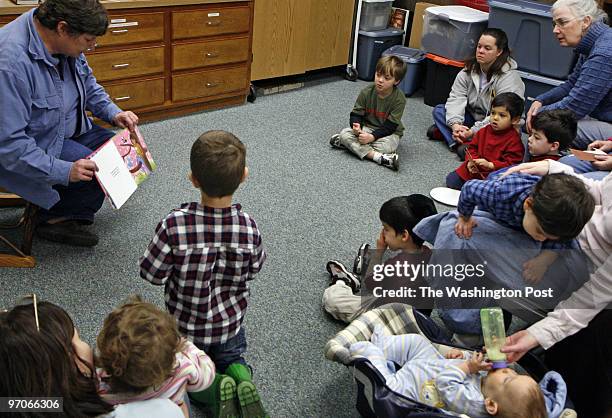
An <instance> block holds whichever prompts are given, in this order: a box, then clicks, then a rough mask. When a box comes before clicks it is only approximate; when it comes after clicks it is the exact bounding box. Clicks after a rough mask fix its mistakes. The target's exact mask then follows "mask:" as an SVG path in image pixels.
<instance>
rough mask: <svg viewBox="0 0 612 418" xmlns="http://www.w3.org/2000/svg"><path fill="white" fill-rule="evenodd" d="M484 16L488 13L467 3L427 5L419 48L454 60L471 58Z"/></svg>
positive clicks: (484, 25)
mask: <svg viewBox="0 0 612 418" xmlns="http://www.w3.org/2000/svg"><path fill="white" fill-rule="evenodd" d="M488 19H489V14H488V13H485V12H481V11H480V10H476V9H472V8H470V7H465V6H439V7H429V8H427V9H425V22H424V24H423V38H422V39H421V48H422V49H424V50H425V51H426V52H428V53H430V54H435V55H439V56H441V57H445V58H448V59H450V60H454V61H464V60H466V59H468V58H471V57H473V56H474V55H475V51H476V45H477V44H478V38H480V34H481V33H482V31H483V30H485V29H486V27H487V21H488Z"/></svg>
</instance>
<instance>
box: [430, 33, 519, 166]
mask: <svg viewBox="0 0 612 418" xmlns="http://www.w3.org/2000/svg"><path fill="white" fill-rule="evenodd" d="M516 68H517V64H516V61H514V60H513V59H512V58H511V56H510V49H509V48H508V37H507V36H506V33H505V32H504V31H503V30H501V29H495V28H488V29H485V31H484V32H483V33H482V35H481V36H480V38H479V40H478V45H477V46H476V50H475V51H474V57H472V58H470V59H469V60H468V61H466V63H465V68H464V69H463V70H461V72H460V73H459V74H457V77H456V78H455V82H454V83H453V87H452V89H451V92H450V95H449V96H448V99H447V100H446V103H445V104H440V105H438V106H436V107H434V109H433V118H434V124H433V125H432V126H431V127H430V128H429V129H428V130H427V137H428V138H430V139H440V140H442V139H443V140H444V141H445V142H446V144H447V145H448V146H449V148H450V149H451V150H452V151H457V148H458V146H459V145H461V144H463V143H464V142H466V141H469V140H471V138H472V137H473V135H474V134H475V133H476V131H478V129H480V128H482V127H483V126H485V125H487V124H488V115H489V110H490V109H491V102H492V101H493V98H494V97H495V96H496V95H497V94H500V93H506V92H512V93H516V94H518V95H519V96H520V97H521V98H523V97H524V96H525V84H523V81H522V80H521V77H520V76H519V74H518V72H517V71H516ZM461 158H462V159H463V155H461Z"/></svg>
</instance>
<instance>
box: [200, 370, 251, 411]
mask: <svg viewBox="0 0 612 418" xmlns="http://www.w3.org/2000/svg"><path fill="white" fill-rule="evenodd" d="M189 398H190V399H191V400H192V401H194V403H195V404H196V405H200V406H202V407H204V408H205V409H206V412H207V414H206V416H207V417H212V418H240V409H239V407H238V402H237V399H236V382H234V379H232V378H231V377H230V376H226V375H223V374H217V375H215V381H214V382H213V384H212V385H210V387H209V388H208V389H206V390H203V391H201V392H189Z"/></svg>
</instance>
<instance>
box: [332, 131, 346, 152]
mask: <svg viewBox="0 0 612 418" xmlns="http://www.w3.org/2000/svg"><path fill="white" fill-rule="evenodd" d="M329 145H331V146H332V147H334V148H340V149H344V145H342V142H340V134H336V135H332V137H331V138H330V139H329Z"/></svg>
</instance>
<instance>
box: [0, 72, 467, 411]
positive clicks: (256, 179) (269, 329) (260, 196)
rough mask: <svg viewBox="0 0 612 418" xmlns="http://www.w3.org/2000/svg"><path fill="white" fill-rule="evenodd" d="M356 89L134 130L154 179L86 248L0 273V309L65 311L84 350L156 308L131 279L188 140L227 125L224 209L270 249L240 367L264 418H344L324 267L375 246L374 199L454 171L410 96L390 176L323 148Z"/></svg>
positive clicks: (183, 182)
mask: <svg viewBox="0 0 612 418" xmlns="http://www.w3.org/2000/svg"><path fill="white" fill-rule="evenodd" d="M366 85H367V83H365V82H362V81H359V82H356V83H353V82H349V81H345V80H342V79H341V78H339V77H331V78H328V79H325V80H319V81H318V82H316V83H311V84H310V85H307V86H306V87H305V88H302V89H299V90H295V91H292V92H287V93H281V94H276V95H272V96H264V97H259V98H257V100H256V102H255V103H253V104H245V105H243V106H238V107H234V108H229V109H223V110H217V111H212V112H207V113H200V114H195V115H192V116H186V117H182V118H176V119H170V120H166V121H161V122H155V123H149V124H144V125H143V126H142V128H141V129H142V132H143V134H144V136H145V138H146V140H147V142H148V144H149V147H150V149H151V151H152V153H153V156H154V158H155V160H156V161H157V163H158V165H159V169H158V171H157V172H155V173H154V175H153V176H152V177H151V178H150V179H149V180H147V181H146V182H145V183H144V184H142V185H141V187H140V188H139V190H138V191H137V192H136V194H135V195H134V196H133V197H132V198H131V199H130V200H129V201H128V202H127V203H126V205H125V206H124V207H122V208H121V209H120V210H118V211H115V210H113V209H111V208H110V205H108V204H105V206H104V207H103V209H102V211H101V212H100V213H99V215H98V216H97V218H96V223H95V230H96V232H98V233H99V235H100V237H101V242H100V244H99V245H98V246H97V247H95V248H92V249H81V248H72V247H66V246H60V245H54V244H50V243H47V242H44V241H41V240H35V243H34V250H33V252H34V254H35V256H36V258H37V261H38V266H37V267H36V268H35V269H32V270H20V269H2V270H0V288H1V289H3V290H2V292H1V294H0V307H7V306H10V305H11V304H12V303H13V301H14V300H15V299H17V298H18V297H19V296H20V295H23V294H25V293H29V292H36V293H37V294H38V295H39V298H41V299H45V300H49V301H52V302H55V303H57V304H60V305H61V306H63V307H64V308H65V309H66V310H67V311H68V312H69V313H70V314H71V315H72V317H73V318H74V320H75V323H76V325H77V327H78V329H79V331H80V333H81V335H82V337H83V338H84V339H85V340H86V341H88V342H90V343H91V344H94V343H95V336H96V332H97V330H99V328H100V327H101V324H102V321H103V319H104V317H105V315H106V314H107V313H108V312H109V311H110V310H111V309H112V308H113V307H114V306H116V305H118V304H119V303H121V302H122V301H123V300H124V299H125V298H126V297H127V296H128V295H130V294H134V293H137V294H140V295H142V296H143V297H145V298H146V299H148V300H150V301H153V302H155V303H157V304H159V305H160V306H163V288H161V287H154V286H152V285H150V284H149V283H147V282H145V281H144V280H142V279H140V278H139V275H138V258H139V257H140V256H141V255H142V253H143V251H144V249H145V247H146V245H147V244H148V242H149V240H150V238H151V237H152V234H153V231H154V228H155V226H156V225H157V222H158V221H159V220H160V219H161V218H162V217H163V216H164V215H166V214H167V213H168V212H169V211H170V210H171V209H172V208H173V207H176V206H178V205H179V204H180V203H182V202H187V201H192V200H198V199H199V193H198V191H197V190H195V189H194V188H193V187H192V185H191V184H190V182H189V181H188V180H187V173H188V171H189V149H190V147H191V144H192V143H193V141H194V140H195V139H196V138H197V137H198V136H199V135H200V134H201V133H202V132H204V131H206V130H209V129H225V130H228V131H231V132H233V133H234V134H236V135H237V136H238V137H239V138H240V139H241V140H242V141H243V142H244V143H245V144H246V147H247V164H248V166H249V169H250V176H249V179H248V181H247V182H246V183H244V184H243V185H242V186H241V187H240V189H239V190H238V192H237V193H236V195H235V201H236V202H239V203H241V204H242V206H243V209H244V210H245V211H246V212H248V213H249V214H250V215H252V216H253V217H254V218H255V219H256V221H257V222H258V225H259V228H260V229H261V231H262V234H263V238H264V244H265V247H266V249H267V252H268V260H267V262H266V264H265V265H264V268H263V269H262V271H261V273H260V274H259V275H258V276H257V278H256V279H255V280H254V281H253V282H252V283H251V289H252V296H251V299H250V304H249V309H248V312H247V315H246V320H245V327H246V332H247V339H248V344H249V349H248V355H247V360H248V361H249V362H250V364H251V365H252V366H253V368H254V370H255V381H256V383H257V386H258V388H259V390H260V392H261V394H262V396H263V399H264V402H265V406H266V407H267V409H268V410H269V413H270V415H271V416H272V417H295V416H299V417H350V416H355V415H356V412H355V409H354V396H355V394H354V388H353V385H352V383H351V376H350V374H349V372H348V370H347V369H346V368H345V367H343V366H340V365H338V364H333V363H331V362H329V361H327V360H325V359H324V356H323V346H324V345H325V342H326V341H327V340H328V339H329V338H330V337H332V336H333V335H334V334H335V333H336V332H338V331H339V330H340V329H342V327H343V324H341V323H338V322H335V321H334V320H332V319H331V318H330V317H329V316H327V315H326V314H325V312H324V311H323V310H322V308H321V295H322V292H323V289H324V288H325V287H326V286H327V285H328V276H327V274H326V272H325V263H326V261H327V260H329V259H330V258H336V259H340V260H343V261H345V262H351V261H352V257H354V254H355V251H356V249H357V248H358V246H359V245H360V244H361V243H362V242H364V241H367V242H370V243H374V242H375V239H376V237H377V235H378V233H379V231H380V222H379V220H378V209H379V207H380V205H381V204H382V203H383V202H384V201H385V200H387V199H389V198H391V197H393V196H397V195H402V194H410V193H423V194H428V192H429V190H430V189H431V188H433V187H436V186H440V185H443V182H444V178H445V176H446V174H447V173H448V172H449V171H450V170H451V169H453V168H455V167H456V166H457V165H458V161H457V160H456V157H454V155H453V154H451V153H450V152H449V151H448V150H447V149H446V147H445V146H444V145H443V144H442V143H439V142H430V141H428V140H427V139H426V137H425V131H426V129H427V127H428V126H429V125H430V124H431V108H430V107H428V106H425V105H424V104H423V99H422V97H421V95H420V93H417V94H416V95H415V96H414V97H412V98H408V103H407V105H406V110H405V112H404V118H403V122H404V125H405V126H406V132H405V134H404V137H403V139H402V141H401V143H400V147H399V150H398V153H399V155H400V171H399V172H393V171H391V170H389V169H386V168H383V167H380V166H378V165H376V164H373V163H370V162H361V161H359V160H358V159H357V158H355V157H353V156H352V155H349V154H348V153H346V152H343V151H341V150H336V149H331V148H330V146H329V142H328V141H329V137H330V136H331V135H332V134H334V133H337V132H338V131H339V130H340V129H341V128H343V127H345V126H347V125H348V114H349V112H350V110H351V108H352V105H353V103H354V100H355V98H356V97H357V94H358V93H359V91H360V89H362V88H363V87H364V86H366ZM440 209H443V210H444V208H443V207H440ZM193 415H194V416H196V417H197V416H202V415H201V414H200V413H199V412H197V411H195V413H194V414H193Z"/></svg>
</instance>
